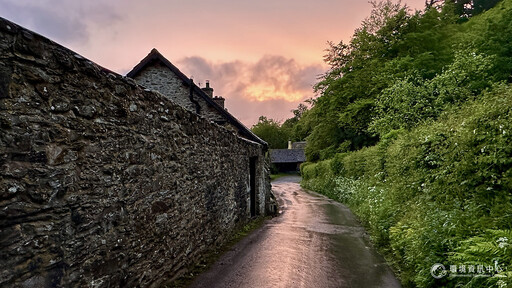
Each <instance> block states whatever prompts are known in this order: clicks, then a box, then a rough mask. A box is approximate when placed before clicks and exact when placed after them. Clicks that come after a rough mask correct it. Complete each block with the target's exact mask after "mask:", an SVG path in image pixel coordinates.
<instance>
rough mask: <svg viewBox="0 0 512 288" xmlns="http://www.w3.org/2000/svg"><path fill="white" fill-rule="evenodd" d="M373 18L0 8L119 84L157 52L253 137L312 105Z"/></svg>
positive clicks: (299, 8)
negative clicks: (263, 123)
mask: <svg viewBox="0 0 512 288" xmlns="http://www.w3.org/2000/svg"><path fill="white" fill-rule="evenodd" d="M395 2H396V1H395ZM402 3H407V4H408V6H409V7H411V8H412V9H413V10H414V9H422V8H423V6H424V3H425V1H424V0H407V1H402ZM370 9H371V5H370V4H369V3H368V1H366V0H316V1H312V0H308V1H306V0H272V1H269V0H258V1H256V0H252V1H249V0H236V1H235V0H210V1H206V0H145V1H135V0H90V1H66V0H39V1H33V0H0V16H1V17H3V18H6V19H8V20H10V21H13V22H15V23H17V24H19V25H21V26H24V27H26V28H28V29H31V30H33V31H35V32H38V33H40V34H42V35H44V36H46V37H48V38H50V39H52V40H54V41H56V42H58V43H60V44H62V45H64V46H66V47H68V48H70V49H72V50H74V51H75V52H77V53H79V54H81V55H83V56H84V57H86V58H89V59H90V60H92V61H94V62H96V63H98V64H99V65H101V66H103V67H106V68H108V69H111V70H113V71H116V72H118V73H120V74H123V75H125V74H126V73H127V72H128V71H130V70H131V69H132V68H133V67H134V66H135V65H136V64H137V63H139V61H140V60H141V59H142V58H144V57H145V56H146V55H147V54H148V53H149V52H150V50H151V49H152V48H157V49H158V50H159V51H160V52H161V53H162V54H163V55H164V56H165V57H166V58H167V59H169V60H170V61H171V62H172V63H173V64H175V65H176V66H177V67H178V68H179V69H180V70H181V71H182V72H183V73H185V74H186V75H188V76H190V77H193V78H194V81H195V82H196V83H201V84H202V85H204V82H205V80H207V79H208V80H210V84H211V86H212V87H213V88H214V89H215V92H214V94H215V95H217V96H223V97H224V98H226V107H227V108H228V110H229V111H230V112H231V113H232V114H233V115H234V116H236V117H237V118H238V119H240V120H241V121H242V122H243V123H244V124H245V125H247V126H248V127H249V128H250V127H251V126H252V125H253V124H255V123H256V122H257V120H258V117H259V116H260V115H265V116H267V117H269V118H273V119H276V120H285V119H287V118H289V117H291V116H292V113H291V112H290V110H291V109H293V108H295V107H297V105H298V104H299V103H300V102H302V101H304V100H305V99H308V98H311V97H313V96H315V95H314V93H313V90H312V86H313V85H314V84H315V83H316V81H317V77H318V76H319V75H320V74H322V73H323V72H325V71H326V69H327V67H326V66H325V65H324V64H323V62H322V56H323V55H324V50H325V48H327V44H326V43H327V41H333V42H336V43H337V42H339V41H340V40H343V41H345V42H348V41H349V40H350V36H351V35H352V34H353V31H354V29H355V28H357V27H359V26H360V23H361V21H362V20H363V19H364V18H365V17H367V16H368V15H369V13H370Z"/></svg>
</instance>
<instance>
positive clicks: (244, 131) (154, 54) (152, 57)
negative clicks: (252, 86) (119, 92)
mask: <svg viewBox="0 0 512 288" xmlns="http://www.w3.org/2000/svg"><path fill="white" fill-rule="evenodd" d="M155 62H160V63H162V64H164V65H165V66H166V67H167V68H169V70H171V71H172V72H173V73H174V74H176V76H177V77H178V78H180V79H181V81H183V84H184V85H185V86H188V87H190V85H191V83H192V85H193V87H192V90H193V91H194V93H195V94H197V95H199V97H201V98H203V100H204V101H206V103H207V104H208V106H211V107H213V108H214V109H215V110H217V111H218V112H219V113H220V114H221V115H222V116H224V117H225V118H226V120H227V121H228V122H229V123H230V124H231V125H233V126H235V127H236V128H237V129H238V131H239V132H240V134H241V135H242V136H243V137H245V138H247V139H248V140H251V141H254V142H256V143H259V144H262V145H264V146H268V144H267V142H265V141H263V140H262V139H261V138H259V137H258V136H256V135H255V134H254V133H252V131H251V130H249V129H248V128H247V127H245V125H244V124H242V123H241V122H240V121H238V119H236V118H235V117H234V116H233V115H231V113H229V112H228V111H227V110H226V109H224V108H223V107H221V106H220V105H219V104H217V103H216V102H215V101H213V99H212V98H211V97H210V96H208V95H207V94H206V93H205V92H204V91H203V90H201V88H199V87H198V86H197V85H195V84H194V83H193V82H192V81H191V79H190V78H188V77H187V76H186V75H185V74H183V72H181V71H180V69H178V67H176V66H174V65H173V64H172V63H171V61H169V60H167V59H166V58H165V57H164V56H163V55H162V54H161V53H160V52H158V50H156V49H155V48H153V49H152V50H151V52H150V53H149V54H148V55H147V56H146V57H145V58H144V59H142V60H141V61H140V63H139V64H137V66H135V67H134V68H133V69H132V71H130V72H128V74H126V76H127V77H130V78H135V77H137V75H139V73H140V72H141V71H142V70H143V69H144V68H145V67H146V66H149V65H151V64H153V63H155Z"/></svg>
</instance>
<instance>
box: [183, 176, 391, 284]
mask: <svg viewBox="0 0 512 288" xmlns="http://www.w3.org/2000/svg"><path fill="white" fill-rule="evenodd" d="M299 181H300V178H299V177H296V176H289V177H284V178H280V179H278V180H277V181H274V182H273V183H272V187H273V188H272V190H273V191H274V194H275V195H276V197H277V198H278V201H279V203H280V210H281V213H282V215H280V216H279V217H276V218H274V219H272V220H270V221H267V222H266V224H264V226H263V227H262V228H261V229H259V230H257V231H256V232H254V233H252V234H251V235H249V236H248V237H246V238H245V239H243V240H242V241H241V242H240V243H238V244H237V245H235V247H233V249H232V250H231V251H229V252H227V253H226V254H225V255H223V256H222V257H221V259H220V260H219V261H217V263H215V264H214V266H213V267H212V268H211V269H210V270H209V271H206V272H205V273H203V274H202V275H200V276H199V277H198V279H196V280H195V282H194V283H192V287H223V288H224V287H237V288H238V287H258V288H265V287H363V288H367V287H368V288H369V287H400V283H399V282H398V281H397V279H396V278H395V276H394V275H393V273H392V271H391V269H390V268H389V267H388V265H387V264H386V263H385V261H384V259H383V258H382V257H381V256H380V255H379V254H378V253H377V252H376V251H375V250H374V249H373V248H372V247H370V245H369V242H368V241H367V237H366V236H365V232H364V228H363V227H361V226H360V225H359V223H358V222H357V220H356V219H355V216H354V215H353V214H352V213H351V212H350V210H349V209H348V208H346V207H345V206H343V205H341V204H339V203H337V202H335V201H332V200H330V199H328V198H326V197H324V196H322V195H319V194H316V193H312V192H310V191H307V190H304V189H302V188H301V187H300V186H299V183H298V182H299Z"/></svg>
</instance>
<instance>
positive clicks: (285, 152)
mask: <svg viewBox="0 0 512 288" xmlns="http://www.w3.org/2000/svg"><path fill="white" fill-rule="evenodd" d="M305 147H306V142H294V143H292V142H291V141H288V149H272V150H270V162H271V163H272V165H274V167H276V169H277V170H278V171H279V172H292V171H299V170H300V164H302V163H304V162H306V154H305V152H304V149H305Z"/></svg>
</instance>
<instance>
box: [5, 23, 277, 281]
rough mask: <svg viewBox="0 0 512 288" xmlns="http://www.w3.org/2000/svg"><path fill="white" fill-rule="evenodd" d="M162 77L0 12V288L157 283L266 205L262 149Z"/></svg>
mask: <svg viewBox="0 0 512 288" xmlns="http://www.w3.org/2000/svg"><path fill="white" fill-rule="evenodd" d="M141 72H142V71H141ZM168 81H178V84H179V85H177V86H176V87H177V88H176V89H175V90H172V91H171V90H169V91H162V93H164V94H165V93H171V92H172V93H174V94H172V95H176V99H180V98H179V97H178V96H179V95H182V96H185V99H190V103H192V104H193V105H188V104H187V103H186V102H185V103H182V105H183V106H185V107H187V108H183V107H182V106H181V105H178V104H177V103H176V102H177V101H176V102H175V101H170V100H169V98H168V97H169V96H164V95H162V94H161V93H158V92H154V91H150V90H149V89H145V88H143V87H141V86H139V85H137V84H136V82H135V81H134V80H133V79H131V78H128V77H124V76H121V75H119V74H116V73H113V72H112V71H110V70H108V69H105V68H103V67H101V66H99V65H97V64H95V63H93V62H92V61H90V60H88V59H85V58H84V57H82V56H80V55H78V54H77V53H75V52H73V51H71V50H69V49H67V48H65V47H63V46H61V45H59V44H57V43H55V42H53V41H51V40H49V39H47V38H45V37H43V36H41V35H38V34H37V33H34V32H32V31H29V30H27V29H25V28H23V27H20V26H18V25H16V24H14V23H12V22H10V21H8V20H5V19H3V18H0V287H98V288H101V287H164V286H165V285H166V283H168V282H169V281H170V280H172V279H174V278H176V277H177V276H179V275H180V274H183V273H186V272H187V267H189V265H193V264H194V263H197V261H198V259H200V258H201V257H202V255H204V254H205V253H206V252H208V251H210V250H211V249H215V248H216V247H219V246H220V245H223V244H224V243H226V241H227V240H228V239H229V236H230V235H231V234H232V233H233V232H234V231H235V230H236V229H237V227H242V226H244V225H245V224H247V223H248V222H249V221H251V219H252V218H253V217H254V216H256V215H265V214H266V213H267V212H268V210H269V207H270V198H271V194H270V183H269V175H268V172H269V171H268V168H267V165H266V161H265V152H266V150H267V148H266V147H267V145H266V143H264V142H263V141H261V140H260V139H258V138H255V137H254V136H253V135H251V134H249V133H247V131H245V130H244V129H243V128H244V127H243V125H242V124H240V123H239V122H238V121H236V119H234V117H232V116H230V115H229V114H228V113H227V111H226V113H224V112H223V111H225V110H224V109H221V107H220V106H219V105H218V104H217V103H215V102H214V100H213V99H212V98H205V97H203V96H204V95H206V94H204V91H202V90H201V89H199V88H198V87H197V86H195V85H193V84H192V83H190V82H187V79H185V78H180V77H174V78H169V79H168ZM179 81H181V82H179ZM187 83H188V84H187ZM191 92H192V94H191ZM189 95H192V97H191V98H187V96H189ZM192 100H194V101H192ZM195 102H197V103H195ZM190 103H189V104H190ZM187 105H188V106H187ZM196 109H198V110H199V111H198V110H196ZM190 110H192V112H191V111H190ZM212 122H215V123H218V124H219V125H218V124H215V123H212ZM221 125H222V126H221ZM223 126H224V127H223ZM226 128H228V129H226Z"/></svg>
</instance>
